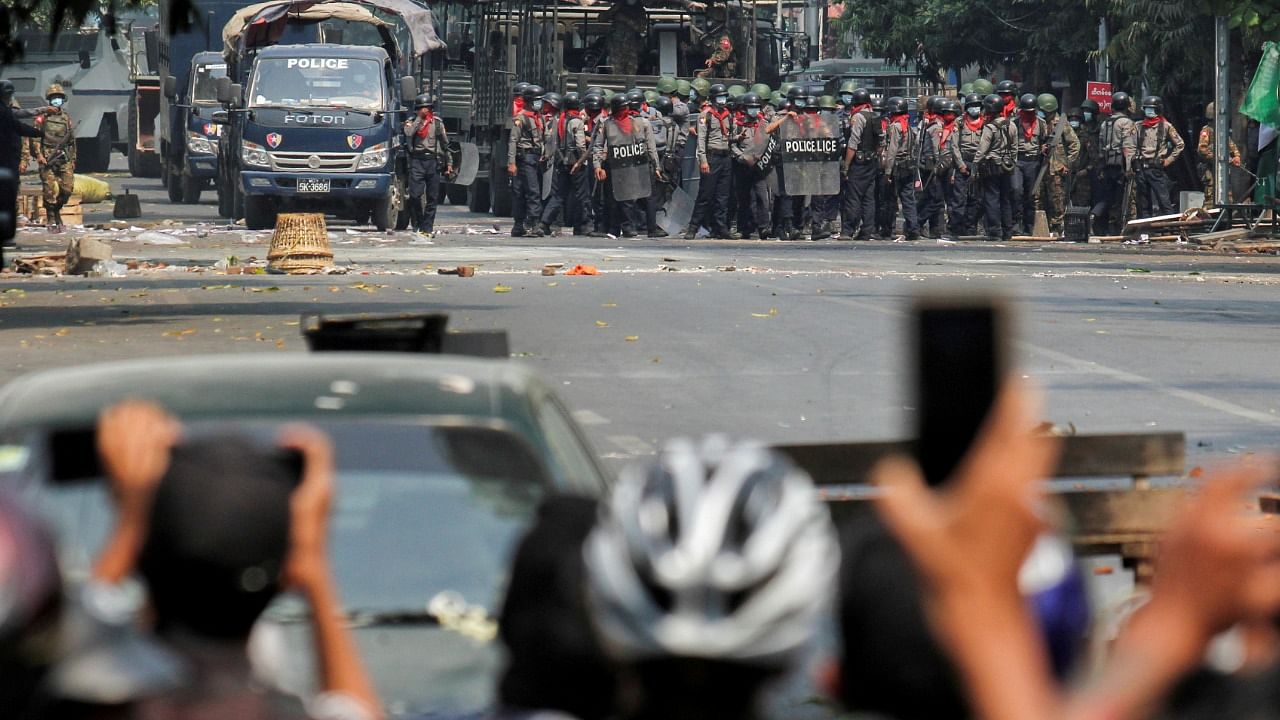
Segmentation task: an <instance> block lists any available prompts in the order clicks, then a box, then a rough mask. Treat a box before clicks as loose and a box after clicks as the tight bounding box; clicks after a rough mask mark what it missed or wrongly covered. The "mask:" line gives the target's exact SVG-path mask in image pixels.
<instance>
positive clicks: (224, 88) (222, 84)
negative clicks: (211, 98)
mask: <svg viewBox="0 0 1280 720" xmlns="http://www.w3.org/2000/svg"><path fill="white" fill-rule="evenodd" d="M214 90H215V93H214V94H215V96H216V97H217V98H218V102H220V103H222V104H223V105H229V104H230V103H231V78H229V77H220V78H218V82H217V84H216V85H215V86H214Z"/></svg>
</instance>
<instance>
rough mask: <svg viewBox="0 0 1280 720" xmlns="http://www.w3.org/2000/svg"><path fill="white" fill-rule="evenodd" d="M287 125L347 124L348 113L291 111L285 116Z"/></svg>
mask: <svg viewBox="0 0 1280 720" xmlns="http://www.w3.org/2000/svg"><path fill="white" fill-rule="evenodd" d="M284 123H285V124H286V125H289V124H291V123H292V124H294V125H346V124H347V116H346V115H310V114H307V115H304V114H301V113H290V114H288V115H285V116H284Z"/></svg>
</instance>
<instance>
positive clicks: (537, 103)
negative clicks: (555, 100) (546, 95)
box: [533, 100, 542, 111]
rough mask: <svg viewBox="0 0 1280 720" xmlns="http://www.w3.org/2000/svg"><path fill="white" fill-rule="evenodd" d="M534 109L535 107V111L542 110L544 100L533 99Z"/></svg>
mask: <svg viewBox="0 0 1280 720" xmlns="http://www.w3.org/2000/svg"><path fill="white" fill-rule="evenodd" d="M533 109H534V110H535V111H538V110H541V109H542V101H541V100H534V101H533Z"/></svg>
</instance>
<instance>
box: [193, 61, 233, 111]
mask: <svg viewBox="0 0 1280 720" xmlns="http://www.w3.org/2000/svg"><path fill="white" fill-rule="evenodd" d="M191 75H192V78H191V101H192V102H197V103H202V104H209V105H212V104H215V103H217V102H218V78H224V77H226V76H227V66H226V65H225V64H223V63H218V64H211V65H197V66H196V67H195V72H193V73H191Z"/></svg>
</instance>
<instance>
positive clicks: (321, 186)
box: [298, 180, 329, 193]
mask: <svg viewBox="0 0 1280 720" xmlns="http://www.w3.org/2000/svg"><path fill="white" fill-rule="evenodd" d="M298 192H300V193H327V192H329V181H328V180H299V181H298Z"/></svg>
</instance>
